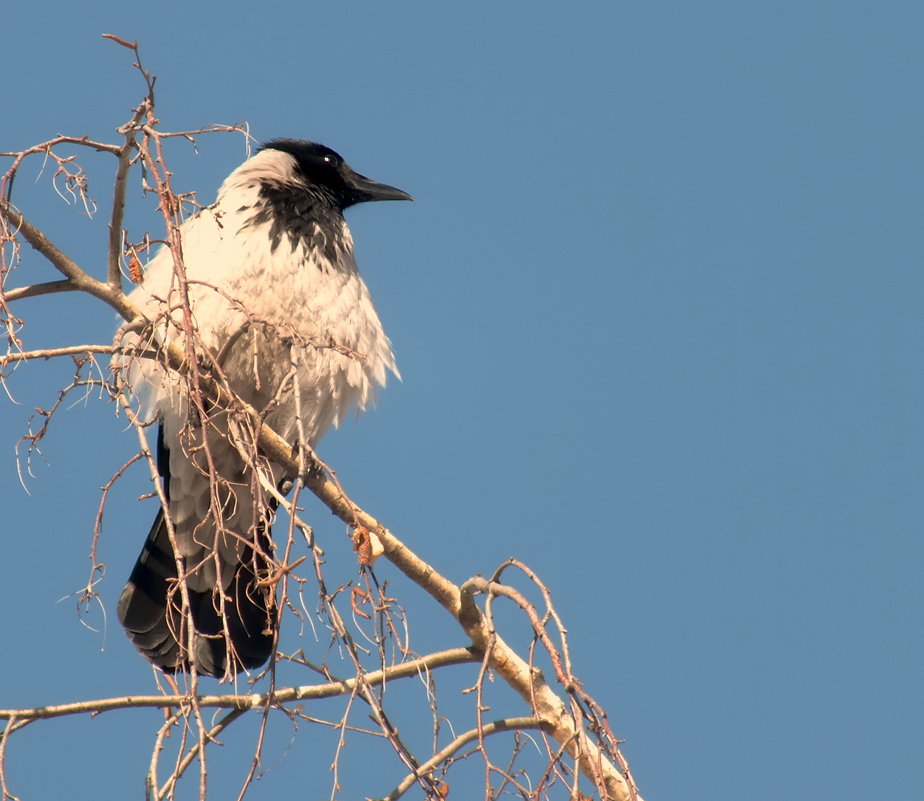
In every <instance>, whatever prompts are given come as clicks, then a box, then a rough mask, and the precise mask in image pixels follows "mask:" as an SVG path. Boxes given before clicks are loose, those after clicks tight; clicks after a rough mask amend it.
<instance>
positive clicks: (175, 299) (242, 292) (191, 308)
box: [117, 139, 411, 677]
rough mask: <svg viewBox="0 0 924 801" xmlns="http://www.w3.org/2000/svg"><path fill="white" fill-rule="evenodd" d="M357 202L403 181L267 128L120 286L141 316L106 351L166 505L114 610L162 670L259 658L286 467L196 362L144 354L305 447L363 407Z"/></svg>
mask: <svg viewBox="0 0 924 801" xmlns="http://www.w3.org/2000/svg"><path fill="white" fill-rule="evenodd" d="M373 200H411V196H410V195H408V194H407V193H406V192H402V191H401V190H400V189H396V188H394V187H392V186H387V185H385V184H380V183H377V182H375V181H372V180H370V179H368V178H366V177H364V176H362V175H359V174H358V173H356V172H354V171H353V170H352V169H351V168H350V167H349V166H348V165H347V164H346V163H345V162H344V160H343V159H342V158H341V157H340V156H339V155H338V154H337V153H335V152H334V151H333V150H331V149H330V148H327V147H324V146H323V145H319V144H315V143H312V142H303V141H298V140H293V139H277V140H274V141H271V142H268V143H267V144H266V145H264V146H263V148H262V149H261V150H260V151H259V152H257V154H256V155H254V156H253V157H252V158H250V159H249V160H247V161H246V162H244V163H243V164H242V165H241V166H240V167H238V168H237V169H236V170H234V172H232V173H231V175H229V176H228V178H227V179H226V180H225V182H224V184H223V185H222V187H221V189H220V191H219V193H218V198H217V200H216V202H215V204H214V205H212V206H210V207H208V208H204V209H202V210H201V211H199V212H198V213H197V214H196V215H195V216H194V217H192V218H190V219H189V220H187V221H186V222H184V223H183V224H182V226H181V227H180V233H181V248H182V265H183V266H184V269H182V270H181V269H177V266H176V263H177V262H178V261H179V259H178V258H177V257H176V254H177V248H176V247H174V248H173V250H171V249H170V248H168V247H164V248H162V249H161V250H160V251H159V252H158V254H157V255H156V256H155V257H154V258H153V259H152V261H151V262H150V264H149V265H148V267H147V270H146V272H145V275H144V280H143V283H142V284H141V285H140V286H139V287H137V288H136V289H135V290H134V291H133V292H132V293H131V295H130V296H129V300H130V301H131V302H132V303H133V304H135V306H136V308H138V309H140V310H141V311H142V312H143V314H144V316H145V317H146V318H147V321H143V322H142V323H140V324H139V323H138V322H137V321H136V322H135V323H134V324H133V325H132V326H131V327H130V328H129V330H127V331H123V332H122V333H121V334H120V336H119V337H118V338H117V344H118V345H120V347H121V349H122V352H123V354H126V355H123V357H122V359H121V363H120V367H121V369H122V373H123V376H124V377H125V380H126V382H127V384H128V387H129V389H130V390H131V392H132V393H134V394H135V395H136V396H138V397H140V398H142V399H143V400H145V401H146V402H147V403H148V404H149V411H150V413H151V414H158V415H160V429H159V433H158V446H157V464H158V469H159V472H160V475H161V477H162V482H163V483H162V486H163V496H164V498H165V500H166V503H165V504H163V503H162V509H161V511H160V513H159V514H158V516H157V519H156V520H155V521H154V525H153V526H152V528H151V531H150V533H149V534H148V538H147V541H146V542H145V544H144V548H143V550H142V552H141V555H140V557H139V558H138V562H137V563H136V565H135V567H134V570H133V571H132V574H131V577H130V578H129V580H128V584H127V585H126V587H125V590H124V591H123V593H122V596H121V598H120V600H119V604H118V615H119V620H120V621H121V622H122V625H123V626H124V627H125V630H126V632H127V633H128V635H129V637H130V638H131V640H132V642H133V643H134V644H135V646H136V647H137V648H138V650H139V651H141V653H142V654H143V655H144V656H145V657H147V658H148V659H149V660H150V661H151V662H153V663H154V664H155V665H158V666H159V667H161V668H163V669H164V670H166V671H168V672H170V671H175V670H179V669H186V668H188V667H189V666H190V665H194V666H195V668H196V670H197V671H198V672H200V673H204V674H208V675H211V676H216V677H221V676H230V675H232V674H234V673H237V672H239V671H241V670H244V669H250V668H256V667H259V666H260V665H262V664H263V663H264V662H266V660H267V659H268V658H269V657H270V655H271V653H272V650H273V647H274V642H275V632H276V627H277V625H278V609H277V605H276V592H275V585H274V582H273V576H272V573H273V569H272V564H273V561H274V559H273V546H272V540H271V539H270V525H271V522H272V517H273V512H274V511H275V508H276V503H277V500H278V497H279V496H278V494H276V493H275V490H276V487H278V486H279V485H280V484H281V483H282V482H283V481H284V480H286V479H287V478H289V479H291V478H294V477H293V476H286V475H285V474H284V471H283V470H282V468H281V467H280V466H279V465H275V464H273V463H272V462H269V461H268V460H267V459H266V458H265V457H264V456H263V455H262V454H260V453H259V452H258V449H257V447H256V434H255V433H254V431H253V424H252V420H251V419H250V418H248V417H247V415H244V414H241V413H239V412H238V413H236V412H235V408H234V406H233V404H232V405H230V406H228V407H227V408H216V405H215V404H214V403H212V402H211V401H209V399H208V398H205V397H203V394H202V392H201V386H200V385H199V383H198V382H197V381H196V376H195V371H188V372H189V375H181V374H180V373H179V372H173V371H171V370H169V369H168V368H167V367H165V366H164V365H163V364H162V363H161V361H159V360H157V359H156V358H152V357H151V354H152V352H156V350H157V348H158V347H160V346H163V345H164V344H170V343H175V344H177V345H178V346H179V347H181V348H183V349H184V352H185V353H186V355H187V361H188V362H189V361H190V357H192V358H193V359H195V361H193V362H190V363H196V364H199V365H200V370H202V371H205V372H207V373H208V375H209V376H210V377H211V379H212V380H214V382H215V383H216V384H218V385H219V386H222V387H224V388H225V389H226V390H228V391H229V394H231V395H232V396H233V395H236V396H237V397H238V398H240V399H241V400H243V401H245V402H246V403H247V404H249V405H250V406H251V407H253V409H255V410H256V411H257V412H258V413H259V414H260V415H261V416H262V419H263V420H264V421H265V422H266V423H267V424H268V425H269V426H270V427H271V428H272V429H274V430H275V431H276V432H277V433H278V434H280V435H281V436H282V437H284V438H285V439H286V440H287V441H288V442H290V443H292V444H293V446H298V445H306V446H308V447H313V446H314V444H315V443H316V442H317V441H318V439H320V437H321V436H322V434H323V433H324V432H325V431H326V430H327V429H328V428H329V427H330V426H331V425H337V424H339V422H340V420H341V419H343V417H344V415H345V414H346V413H347V412H348V410H350V409H351V408H356V409H358V410H362V409H363V408H365V407H366V406H367V405H368V404H369V403H370V402H371V401H372V400H373V399H374V395H375V391H376V389H377V388H378V387H380V386H384V384H385V379H386V375H387V373H388V372H389V371H390V372H392V373H394V374H395V375H397V369H396V367H395V360H394V356H393V354H392V349H391V342H390V341H389V339H388V337H387V336H386V335H385V333H384V331H383V330H382V325H381V323H380V322H379V318H378V315H377V314H376V311H375V308H374V306H373V304H372V298H371V297H370V295H369V290H368V289H367V288H366V285H365V283H364V282H363V280H362V278H361V277H360V275H359V272H358V270H357V267H356V261H355V259H354V256H353V240H352V237H351V235H350V230H349V228H348V227H347V225H346V222H345V221H344V219H343V212H344V210H345V209H346V208H348V207H350V206H352V205H355V204H357V203H365V202H368V201H373ZM163 507H165V508H163ZM165 512H166V513H165ZM174 545H175V547H176V551H174ZM184 596H185V599H184ZM184 606H185V607H187V608H188V609H189V612H190V614H189V615H188V616H186V615H184V614H183V611H182V610H183V609H184Z"/></svg>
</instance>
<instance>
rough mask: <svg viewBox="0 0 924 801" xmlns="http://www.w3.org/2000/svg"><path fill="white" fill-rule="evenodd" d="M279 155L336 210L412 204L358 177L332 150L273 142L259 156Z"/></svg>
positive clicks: (396, 191)
mask: <svg viewBox="0 0 924 801" xmlns="http://www.w3.org/2000/svg"><path fill="white" fill-rule="evenodd" d="M265 151H279V152H281V153H286V154H288V155H289V156H291V157H292V159H293V161H294V166H293V173H294V175H295V176H296V177H297V178H298V179H299V180H301V181H304V183H305V184H306V186H309V187H312V188H314V189H315V190H321V191H323V192H324V193H325V194H326V195H328V196H329V197H330V198H331V200H332V201H333V202H334V203H335V205H337V206H338V207H339V208H340V210H341V211H342V210H343V209H345V208H347V207H349V206H353V205H355V204H357V203H366V202H368V201H372V200H413V199H414V198H412V197H411V196H410V195H409V194H408V193H407V192H403V191H402V190H400V189H397V188H395V187H394V186H388V184H380V183H379V182H378V181H373V180H372V179H371V178H366V176H365V175H360V174H359V173H358V172H356V171H355V170H353V169H352V168H351V167H350V165H349V164H347V163H346V162H345V161H344V160H343V157H342V156H341V155H340V154H339V153H337V152H336V151H334V150H331V149H330V148H329V147H325V146H324V145H319V144H317V143H316V142H305V141H302V140H300V139H273V140H271V141H269V142H267V143H266V144H265V145H263V147H261V148H260V152H265Z"/></svg>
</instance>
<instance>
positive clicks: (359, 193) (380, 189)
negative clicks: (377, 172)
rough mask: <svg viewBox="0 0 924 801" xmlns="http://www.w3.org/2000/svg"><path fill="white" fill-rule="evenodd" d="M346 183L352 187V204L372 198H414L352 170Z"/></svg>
mask: <svg viewBox="0 0 924 801" xmlns="http://www.w3.org/2000/svg"><path fill="white" fill-rule="evenodd" d="M350 173H351V174H350V175H349V176H347V179H346V184H347V186H348V187H349V189H350V195H351V197H350V205H352V204H354V203H368V202H369V201H371V200H413V199H414V198H412V197H411V196H410V195H409V194H408V193H407V192H403V191H402V190H400V189H398V188H396V187H394V186H389V185H388V184H380V183H379V182H378V181H373V180H372V179H371V178H367V177H366V176H365V175H360V174H359V173H358V172H353V171H352V170H350Z"/></svg>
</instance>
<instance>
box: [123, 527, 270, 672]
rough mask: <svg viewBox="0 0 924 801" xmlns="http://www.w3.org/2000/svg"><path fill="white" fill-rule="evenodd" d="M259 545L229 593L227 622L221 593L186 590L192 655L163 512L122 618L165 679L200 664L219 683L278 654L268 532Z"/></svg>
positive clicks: (128, 588) (248, 551)
mask: <svg viewBox="0 0 924 801" xmlns="http://www.w3.org/2000/svg"><path fill="white" fill-rule="evenodd" d="M257 539H258V549H254V548H252V547H247V548H244V550H243V552H242V553H241V560H240V562H239V563H238V564H237V566H236V567H235V569H234V575H233V577H232V578H231V581H230V583H229V584H228V586H227V589H226V590H225V593H224V594H225V600H224V619H223V618H222V614H221V611H220V610H221V599H220V597H219V594H218V589H217V588H215V589H214V590H211V591H206V592H197V591H194V590H190V589H189V588H188V587H187V594H188V597H189V605H190V611H191V617H192V623H193V627H194V629H195V632H194V636H193V653H192V654H189V650H188V645H189V636H188V628H187V626H186V625H184V618H183V614H182V611H181V609H182V597H181V593H180V590H179V587H178V584H177V564H176V558H175V557H174V553H173V547H172V546H171V543H170V537H169V535H168V533H167V525H166V522H165V520H164V513H163V510H161V511H160V513H159V514H158V515H157V519H156V520H155V521H154V525H153V526H152V527H151V531H150V533H149V534H148V538H147V540H146V542H145V544H144V548H143V549H142V551H141V555H140V556H139V557H138V561H137V562H136V563H135V567H134V569H133V570H132V573H131V576H130V577H129V579H128V583H127V584H126V585H125V589H124V590H123V591H122V596H121V598H120V599H119V605H118V616H119V620H120V621H121V623H122V625H123V626H124V627H125V630H126V632H127V633H128V636H129V637H130V638H131V640H132V642H133V643H134V644H135V647H137V648H138V650H139V651H141V653H142V654H143V655H144V656H145V657H146V658H147V659H149V660H150V661H151V662H153V663H154V664H155V665H157V666H158V667H160V668H162V669H163V670H164V671H166V672H168V673H172V672H174V671H176V670H182V669H186V668H188V667H189V665H190V664H195V666H196V670H197V671H198V672H199V673H203V674H206V675H209V676H215V677H221V676H224V675H225V674H226V673H228V672H231V673H239V672H240V671H241V670H244V669H252V668H257V667H260V665H262V664H263V663H264V662H266V660H267V659H269V657H270V655H271V654H272V652H273V643H274V639H275V636H274V634H275V627H276V602H275V592H274V590H273V588H272V587H271V586H268V585H265V584H263V585H261V584H260V582H261V581H262V580H264V579H266V577H267V575H268V574H269V572H270V565H269V561H268V558H267V554H269V553H270V550H269V548H270V547H271V546H270V540H269V537H268V535H267V534H266V533H265V532H264V531H260V532H259V534H258V538H257ZM228 641H230V645H231V651H232V656H231V660H230V665H229V659H228ZM229 667H230V671H229Z"/></svg>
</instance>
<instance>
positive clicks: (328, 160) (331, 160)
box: [321, 156, 337, 164]
mask: <svg viewBox="0 0 924 801" xmlns="http://www.w3.org/2000/svg"><path fill="white" fill-rule="evenodd" d="M321 161H323V162H324V163H325V164H336V163H337V159H335V158H334V157H333V156H323V157H322V158H321Z"/></svg>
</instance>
